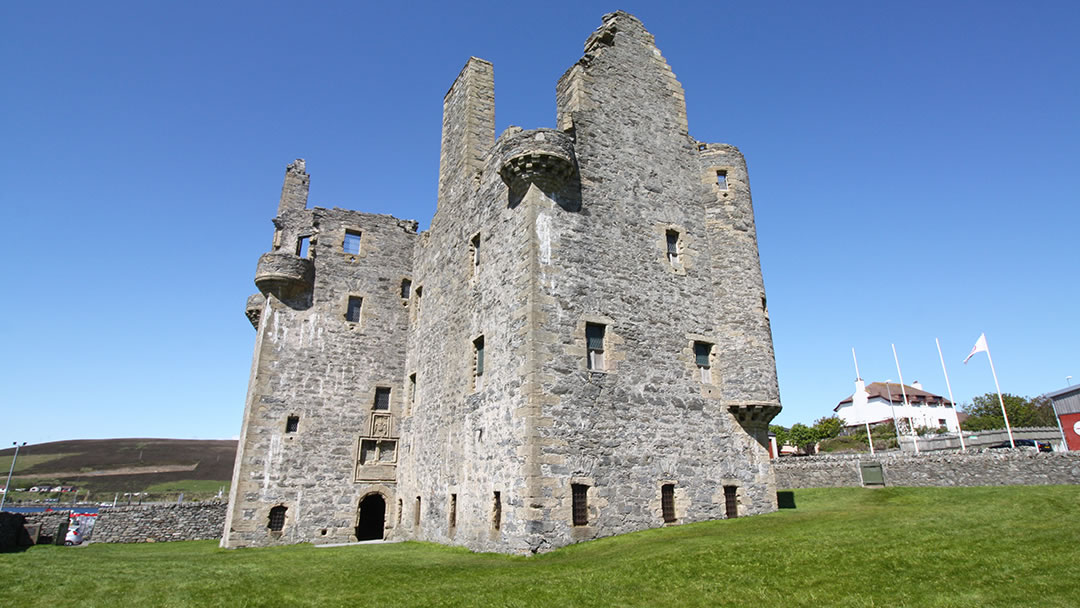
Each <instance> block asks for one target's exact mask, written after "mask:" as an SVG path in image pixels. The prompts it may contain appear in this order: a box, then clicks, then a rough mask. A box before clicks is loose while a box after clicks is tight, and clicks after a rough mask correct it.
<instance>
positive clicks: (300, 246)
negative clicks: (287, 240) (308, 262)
mask: <svg viewBox="0 0 1080 608" xmlns="http://www.w3.org/2000/svg"><path fill="white" fill-rule="evenodd" d="M310 242H311V237H309V236H302V237H300V238H299V239H297V241H296V255H298V256H300V257H302V258H306V257H308V244H309V243H310Z"/></svg>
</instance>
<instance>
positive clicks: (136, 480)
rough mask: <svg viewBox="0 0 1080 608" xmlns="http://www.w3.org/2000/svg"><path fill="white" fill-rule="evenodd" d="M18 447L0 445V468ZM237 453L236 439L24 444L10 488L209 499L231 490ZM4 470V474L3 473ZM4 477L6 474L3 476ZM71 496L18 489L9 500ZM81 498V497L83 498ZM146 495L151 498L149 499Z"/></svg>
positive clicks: (102, 497) (99, 495) (109, 496)
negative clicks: (63, 488)
mask: <svg viewBox="0 0 1080 608" xmlns="http://www.w3.org/2000/svg"><path fill="white" fill-rule="evenodd" d="M14 453H15V450H14V448H9V449H6V450H0V470H3V471H5V472H6V471H7V470H8V468H9V467H10V466H11V457H12V455H13V454H14ZM235 458H236V440H233V439H223V440H214V439H211V440H203V439H145V438H137V439H81V440H74V441H54V442H51V443H39V444H36V445H28V446H25V447H22V448H19V459H18V461H17V462H16V464H15V477H14V478H13V479H12V481H11V489H12V490H14V489H16V488H30V487H32V486H40V485H49V486H73V487H74V488H75V489H76V490H78V491H79V492H80V493H82V494H85V493H86V492H89V493H90V500H92V501H95V500H96V501H104V500H106V499H109V500H111V499H112V498H113V497H114V496H115V494H116V493H120V494H123V493H125V492H149V493H150V494H151V496H150V497H149V498H148V499H149V500H153V499H159V500H163V499H167V498H169V497H170V496H172V497H175V496H176V495H178V494H179V493H180V492H184V493H185V499H196V498H209V497H210V496H212V495H216V494H217V492H218V490H219V489H221V488H222V486H224V487H225V489H226V490H227V489H228V485H229V481H230V480H231V479H232V469H233V462H234V460H235ZM2 474H3V473H0V475H2ZM0 480H2V479H0ZM58 496H60V497H61V502H68V501H69V500H70V498H68V497H67V495H59V494H44V495H41V494H38V493H28V492H18V493H15V492H13V493H12V494H11V495H10V496H9V497H8V500H9V501H10V500H30V499H35V498H46V497H54V498H55V497H58ZM80 499H81V497H80ZM144 500H147V499H144Z"/></svg>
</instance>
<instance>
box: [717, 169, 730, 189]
mask: <svg viewBox="0 0 1080 608" xmlns="http://www.w3.org/2000/svg"><path fill="white" fill-rule="evenodd" d="M716 185H717V186H720V189H721V190H727V189H728V184H727V171H723V170H721V171H717V172H716Z"/></svg>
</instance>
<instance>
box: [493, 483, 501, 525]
mask: <svg viewBox="0 0 1080 608" xmlns="http://www.w3.org/2000/svg"><path fill="white" fill-rule="evenodd" d="M491 525H492V526H494V527H495V529H496V530H498V529H499V528H501V527H502V494H501V493H499V492H495V506H494V509H493V510H492V512H491Z"/></svg>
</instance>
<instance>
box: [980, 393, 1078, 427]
mask: <svg viewBox="0 0 1080 608" xmlns="http://www.w3.org/2000/svg"><path fill="white" fill-rule="evenodd" d="M1001 398H1002V401H1004V402H1005V410H1006V411H1007V412H1008V413H1009V424H1010V425H1011V426H1013V427H1015V428H1024V427H1032V426H1056V425H1057V421H1056V420H1055V416H1054V408H1053V406H1052V405H1051V403H1050V399H1049V398H1047V397H1044V396H1039V397H1034V398H1031V397H1019V396H1017V395H1012V394H1009V393H1005V394H1003V395H1002V396H1001ZM960 409H961V411H963V412H964V413H965V414H967V415H968V418H967V420H965V421H964V422H963V423H962V424H961V425H960V426H961V427H962V428H963V429H964V430H965V431H985V430H989V429H1003V428H1005V419H1004V418H1003V417H1002V416H1001V404H1000V403H999V402H998V396H997V393H986V394H985V395H979V396H978V397H974V398H973V399H972V400H971V403H969V404H966V405H962V406H961V407H960Z"/></svg>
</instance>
